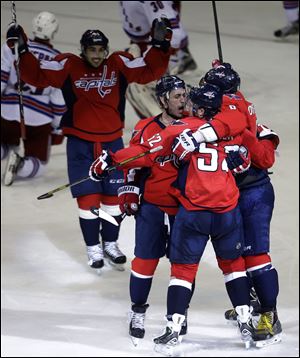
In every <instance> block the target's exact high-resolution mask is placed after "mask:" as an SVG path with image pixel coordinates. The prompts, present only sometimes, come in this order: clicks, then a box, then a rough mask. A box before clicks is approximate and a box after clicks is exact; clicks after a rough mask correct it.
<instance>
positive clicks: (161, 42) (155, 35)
mask: <svg viewBox="0 0 300 358" xmlns="http://www.w3.org/2000/svg"><path fill="white" fill-rule="evenodd" d="M172 35H173V31H172V27H171V22H170V20H169V19H167V18H166V17H160V18H158V19H154V20H153V22H152V28H151V37H152V40H151V45H152V46H154V47H158V48H160V49H161V50H162V51H164V52H167V51H168V50H169V48H170V43H171V39H172Z"/></svg>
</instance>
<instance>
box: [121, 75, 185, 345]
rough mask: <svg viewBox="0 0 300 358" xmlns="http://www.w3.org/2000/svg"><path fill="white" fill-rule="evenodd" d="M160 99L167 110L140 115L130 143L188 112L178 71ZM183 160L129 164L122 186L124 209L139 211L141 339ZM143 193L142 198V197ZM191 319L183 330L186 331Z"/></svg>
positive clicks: (137, 313)
mask: <svg viewBox="0 0 300 358" xmlns="http://www.w3.org/2000/svg"><path fill="white" fill-rule="evenodd" d="M155 92H156V96H157V101H158V103H159V104H160V107H161V108H162V113H161V114H159V115H157V116H155V117H150V118H146V119H142V120H140V121H139V122H138V123H137V124H136V126H135V127H134V130H133V135H132V139H131V141H130V145H131V146H132V145H136V144H140V143H143V142H145V141H147V140H148V139H149V138H151V137H152V136H153V135H154V134H155V133H159V132H160V131H162V130H164V129H165V128H166V127H168V126H169V125H171V124H172V123H173V122H174V121H176V120H177V119H180V118H182V117H183V115H184V104H185V100H186V88H185V83H184V81H182V80H181V79H180V78H178V77H177V76H165V77H162V78H161V79H160V80H159V81H158V82H157V85H156V90H155ZM177 166H178V160H177V158H176V156H175V155H174V154H172V155H170V158H169V160H166V161H164V162H163V163H160V162H155V163H153V166H152V167H151V168H133V169H129V170H128V171H127V173H126V175H125V183H126V184H125V185H124V186H123V187H121V188H120V189H119V200H120V209H121V211H122V212H125V213H126V214H127V215H134V216H135V248H134V255H135V257H134V259H133V260H132V262H131V276H130V285H129V287H130V299H131V303H132V304H131V312H130V316H131V317H130V324H129V334H130V336H131V338H132V341H133V343H134V344H135V345H137V343H138V340H139V339H141V338H143V337H144V335H145V328H144V320H145V316H146V310H147V309H148V307H149V304H148V303H147V301H148V296H149V293H150V289H151V285H152V280H153V276H154V274H155V270H156V268H157V265H158V263H159V259H160V258H161V257H163V256H165V255H167V247H168V241H169V236H170V232H171V229H172V225H173V222H174V218H175V214H176V212H177V209H178V201H177V200H176V198H174V197H173V196H171V195H170V194H169V193H168V191H167V189H168V188H169V187H170V186H171V184H172V182H173V181H174V180H175V178H176V176H177ZM140 195H141V198H140ZM186 327H187V325H186V321H185V323H184V327H182V330H181V332H180V334H181V335H183V334H185V333H186Z"/></svg>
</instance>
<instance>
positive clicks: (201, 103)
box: [188, 83, 224, 119]
mask: <svg viewBox="0 0 300 358" xmlns="http://www.w3.org/2000/svg"><path fill="white" fill-rule="evenodd" d="M223 93H224V92H223V91H222V90H221V88H220V87H218V86H215V85H212V84H209V83H206V84H204V85H202V86H200V87H192V88H191V90H190V92H189V94H188V100H190V101H191V103H192V106H193V107H192V108H193V114H194V115H195V116H196V111H197V110H198V109H199V108H203V109H204V115H203V117H204V118H205V119H211V118H212V117H213V116H214V115H216V114H217V113H218V112H220V108H221V105H222V98H223Z"/></svg>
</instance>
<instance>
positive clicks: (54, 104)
mask: <svg viewBox="0 0 300 358" xmlns="http://www.w3.org/2000/svg"><path fill="white" fill-rule="evenodd" d="M32 25H33V26H32V32H33V35H34V37H33V39H30V40H28V48H29V50H30V51H32V53H33V54H34V56H35V57H37V58H38V59H39V60H43V59H48V60H50V59H51V58H53V57H55V56H57V55H58V54H59V53H60V52H59V51H58V50H56V49H55V48H54V47H53V46H52V43H51V42H52V40H53V38H54V35H55V33H56V32H57V31H58V20H57V18H56V16H55V15H54V14H52V13H50V12H48V11H42V12H41V13H39V14H37V15H36V16H35V17H34V18H33V21H32ZM12 26H14V24H13V25H12ZM1 53H2V55H1V160H3V159H6V158H7V163H6V168H5V170H4V175H3V183H4V185H12V184H13V182H14V180H15V179H18V180H23V179H29V178H33V177H38V176H41V175H43V174H44V173H45V171H46V169H47V164H48V162H49V158H50V152H51V148H50V145H51V141H50V140H49V139H50V136H51V137H52V138H55V139H56V140H57V139H59V141H55V142H54V144H60V142H62V140H63V136H62V134H61V130H60V127H59V125H60V120H61V117H62V115H63V113H64V112H65V111H66V107H65V102H64V98H63V96H62V93H61V90H60V89H57V88H54V87H47V88H38V87H34V86H31V85H29V84H28V83H23V84H22V99H23V108H24V122H25V131H26V140H25V141H24V153H20V147H19V143H20V137H21V130H20V119H19V118H20V104H19V98H18V84H17V81H18V79H17V73H16V69H15V67H14V62H15V56H14V54H13V53H12V52H11V51H10V49H9V47H8V46H7V44H6V43H4V44H3V46H2V52H1ZM51 132H52V133H51Z"/></svg>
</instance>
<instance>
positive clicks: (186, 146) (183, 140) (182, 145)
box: [172, 129, 199, 160]
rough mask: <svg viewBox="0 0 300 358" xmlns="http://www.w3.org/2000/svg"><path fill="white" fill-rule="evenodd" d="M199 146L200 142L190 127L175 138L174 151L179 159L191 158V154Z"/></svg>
mask: <svg viewBox="0 0 300 358" xmlns="http://www.w3.org/2000/svg"><path fill="white" fill-rule="evenodd" d="M198 148H199V144H198V143H197V141H196V139H195V138H194V136H193V133H192V131H191V130H190V129H185V130H184V131H183V132H182V133H180V134H179V136H178V137H176V138H175V139H174V142H173V146H172V151H173V153H174V154H175V155H176V156H177V157H178V159H179V160H183V159H184V160H189V158H190V154H191V153H193V152H194V151H195V150H196V149H198Z"/></svg>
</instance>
